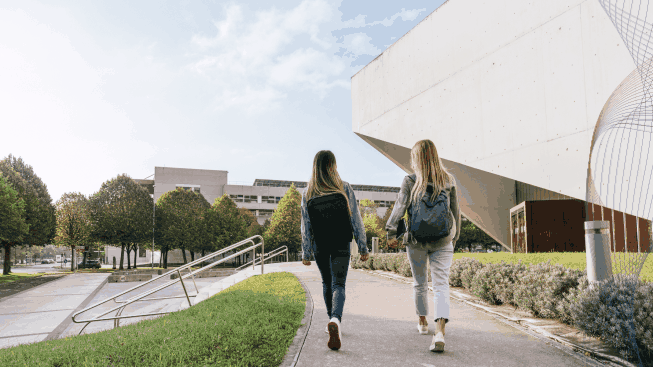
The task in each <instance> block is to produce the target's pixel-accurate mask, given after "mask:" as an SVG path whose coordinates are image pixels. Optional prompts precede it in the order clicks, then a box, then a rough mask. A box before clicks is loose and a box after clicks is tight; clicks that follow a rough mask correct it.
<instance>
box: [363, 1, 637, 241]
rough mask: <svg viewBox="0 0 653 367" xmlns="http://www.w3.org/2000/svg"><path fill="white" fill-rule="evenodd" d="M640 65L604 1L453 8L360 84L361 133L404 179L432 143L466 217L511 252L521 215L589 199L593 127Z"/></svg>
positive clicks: (418, 30) (392, 50)
mask: <svg viewBox="0 0 653 367" xmlns="http://www.w3.org/2000/svg"><path fill="white" fill-rule="evenodd" d="M634 68H635V65H634V63H633V61H632V59H631V57H630V55H629V53H628V50H627V49H626V47H624V45H623V42H622V40H621V39H620V37H619V35H618V33H617V32H616V30H615V28H614V26H613V25H612V23H611V22H610V19H609V18H608V17H607V15H606V14H605V12H604V11H603V9H602V8H601V6H600V4H599V2H598V1H595V0H551V1H544V0H538V1H529V2H524V1H519V0H496V1H485V0H449V1H447V2H446V3H444V4H443V5H442V6H440V7H439V8H438V9H437V10H436V11H434V12H433V13H432V14H430V15H429V16H428V17H426V18H425V19H424V20H423V21H422V22H420V23H419V24H418V25H417V26H416V27H415V28H413V29H412V30H411V31H409V32H408V33H407V34H406V35H404V36H403V37H402V38H401V39H399V40H397V41H396V42H395V43H394V44H393V45H391V46H390V47H389V48H388V49H386V50H385V51H384V52H383V53H382V54H381V55H379V56H378V57H377V58H376V59H374V60H373V61H372V62H370V63H369V64H368V65H367V66H365V67H364V68H363V69H362V70H360V71H359V72H358V73H357V74H356V75H354V76H353V77H352V79H351V83H352V84H351V94H352V103H353V108H352V130H353V132H354V133H356V134H357V135H358V136H360V137H361V138H362V139H363V140H365V141H366V142H367V143H369V144H370V145H372V146H373V147H375V148H376V149H377V150H379V152H381V153H382V154H383V155H385V156H386V157H387V158H388V159H390V160H392V161H393V162H394V163H395V164H397V165H398V166H399V167H401V168H402V169H404V170H405V171H406V172H410V171H411V170H410V164H409V162H410V148H411V147H412V146H413V145H414V144H415V143H416V142H417V141H419V140H422V139H431V140H432V141H433V142H434V143H435V144H436V146H437V147H438V151H439V154H440V156H441V158H442V159H443V160H444V163H445V165H446V166H447V167H448V168H449V169H450V170H451V172H452V173H453V174H454V175H455V176H456V178H457V180H458V184H459V187H460V188H461V197H462V198H461V205H462V212H463V214H464V215H465V216H466V217H468V218H469V219H470V220H472V221H473V222H474V223H475V224H476V225H478V226H479V227H481V228H483V229H484V230H485V231H486V232H487V233H489V234H490V235H491V236H492V237H493V238H495V239H496V240H497V241H498V242H500V243H501V244H503V245H504V246H505V247H506V248H511V237H512V236H511V235H510V234H511V233H515V231H519V230H520V228H517V227H515V228H513V227H511V218H510V211H511V209H512V208H513V207H516V206H517V205H519V204H520V203H522V202H524V201H536V200H551V199H577V200H585V198H586V187H587V185H586V179H587V168H588V159H589V154H590V144H591V140H592V134H593V130H594V126H595V124H596V121H597V119H598V117H599V115H600V113H601V110H602V108H603V106H604V104H605V102H606V101H607V100H608V97H609V96H610V94H611V93H612V92H613V91H614V90H615V88H616V87H617V86H618V85H619V83H620V82H621V81H622V80H624V78H625V77H626V76H627V75H628V74H629V73H630V72H631V71H632V70H633V69H634ZM520 227H521V226H520Z"/></svg>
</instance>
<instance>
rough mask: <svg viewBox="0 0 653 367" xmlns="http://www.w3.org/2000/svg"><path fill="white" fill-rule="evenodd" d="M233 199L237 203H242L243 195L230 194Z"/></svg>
mask: <svg viewBox="0 0 653 367" xmlns="http://www.w3.org/2000/svg"><path fill="white" fill-rule="evenodd" d="M229 197H230V198H231V200H233V201H234V202H236V203H242V202H243V195H229Z"/></svg>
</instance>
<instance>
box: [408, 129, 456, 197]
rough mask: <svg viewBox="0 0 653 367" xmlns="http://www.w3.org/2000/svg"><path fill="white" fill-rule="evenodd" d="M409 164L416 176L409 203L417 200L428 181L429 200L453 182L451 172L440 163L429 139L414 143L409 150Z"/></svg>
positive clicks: (423, 191)
mask: <svg viewBox="0 0 653 367" xmlns="http://www.w3.org/2000/svg"><path fill="white" fill-rule="evenodd" d="M410 165H411V168H412V169H413V171H414V172H415V176H416V180H415V186H413V190H412V191H411V193H410V202H411V203H415V202H417V201H419V198H420V197H422V195H424V193H425V192H426V186H427V185H428V184H429V183H430V184H432V185H433V195H432V196H431V200H435V198H436V197H437V196H438V195H439V194H440V191H442V189H444V188H445V187H446V186H447V185H448V184H451V183H453V182H454V179H453V177H452V176H451V174H450V173H449V172H448V171H447V169H446V168H444V166H443V165H442V161H441V160H440V157H439V156H438V150H437V149H435V144H433V142H432V141H431V140H429V139H425V140H420V141H418V142H417V143H415V146H413V149H412V150H411V151H410Z"/></svg>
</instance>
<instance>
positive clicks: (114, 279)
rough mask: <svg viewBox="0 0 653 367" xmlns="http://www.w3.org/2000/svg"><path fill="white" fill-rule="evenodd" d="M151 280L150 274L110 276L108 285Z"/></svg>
mask: <svg viewBox="0 0 653 367" xmlns="http://www.w3.org/2000/svg"><path fill="white" fill-rule="evenodd" d="M151 279H152V274H129V275H116V274H112V275H110V276H109V278H108V282H109V283H121V282H143V281H146V280H151Z"/></svg>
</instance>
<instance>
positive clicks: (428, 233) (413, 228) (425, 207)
mask: <svg viewBox="0 0 653 367" xmlns="http://www.w3.org/2000/svg"><path fill="white" fill-rule="evenodd" d="M412 178H413V179H414V177H412ZM431 195H433V186H432V185H431V184H429V185H428V186H427V187H426V192H424V194H423V195H422V197H421V198H420V199H419V201H418V202H416V203H411V205H410V206H409V207H408V218H409V221H410V224H409V229H408V230H409V231H410V234H411V235H412V236H413V238H415V240H417V241H418V242H422V243H429V242H436V241H438V240H440V239H442V238H445V237H447V236H448V235H449V233H450V232H451V228H452V226H453V215H450V209H449V195H447V192H446V191H445V190H442V191H440V193H439V194H438V195H437V196H436V198H435V200H433V201H432V200H431Z"/></svg>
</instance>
